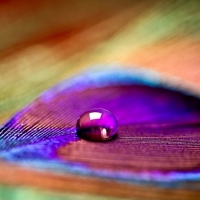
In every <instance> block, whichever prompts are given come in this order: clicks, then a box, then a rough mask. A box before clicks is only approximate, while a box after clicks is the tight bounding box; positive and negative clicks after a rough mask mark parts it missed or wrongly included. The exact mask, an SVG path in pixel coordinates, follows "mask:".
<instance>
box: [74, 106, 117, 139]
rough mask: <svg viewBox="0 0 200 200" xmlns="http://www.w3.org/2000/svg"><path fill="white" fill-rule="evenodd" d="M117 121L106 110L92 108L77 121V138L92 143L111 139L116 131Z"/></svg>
mask: <svg viewBox="0 0 200 200" xmlns="http://www.w3.org/2000/svg"><path fill="white" fill-rule="evenodd" d="M117 127H118V125H117V119H116V118H115V116H114V115H113V114H112V113H111V112H110V111H108V110H106V109H102V108H94V109H91V110H88V111H87V112H85V113H83V114H82V115H81V116H80V118H79V119H78V121H77V124H76V129H77V134H78V136H79V137H81V138H83V139H86V140H92V141H105V140H109V139H111V138H112V137H113V136H114V135H115V134H116V131H117Z"/></svg>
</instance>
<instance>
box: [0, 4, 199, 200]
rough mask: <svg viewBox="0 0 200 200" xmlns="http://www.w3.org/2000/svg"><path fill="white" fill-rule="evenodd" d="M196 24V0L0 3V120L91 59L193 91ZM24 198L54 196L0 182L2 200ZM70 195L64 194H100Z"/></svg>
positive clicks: (196, 67)
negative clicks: (146, 72)
mask: <svg viewBox="0 0 200 200" xmlns="http://www.w3.org/2000/svg"><path fill="white" fill-rule="evenodd" d="M199 21H200V1H198V0H190V1H186V0H185V1H184V0H179V1H172V0H170V1H158V0H144V1H124V0H109V1H107V0H101V1H92V0H73V1H72V0H69V1H64V0H59V1H53V0H32V1H25V0H20V1H17V0H2V1H0V88H1V93H0V123H1V124H3V123H4V122H5V121H6V120H7V119H9V117H11V116H12V115H13V114H14V113H15V112H16V111H17V110H19V109H20V108H22V107H23V106H24V105H26V104H27V103H29V102H30V101H32V100H33V99H35V98H36V97H37V96H38V95H39V94H40V93H41V92H42V91H44V90H46V89H48V88H49V87H51V86H53V85H55V84H56V83H58V82H60V81H62V80H64V79H66V78H68V77H70V76H72V75H74V74H76V73H77V72H78V71H79V70H81V69H83V68H86V67H88V66H90V65H95V64H104V63H105V64H108V63H119V64H122V65H124V66H129V67H130V66H139V67H142V68H143V69H145V68H146V69H151V70H155V71H157V72H159V73H162V74H164V75H165V76H169V77H175V78H177V80H179V81H180V82H182V83H183V84H184V85H186V86H187V87H189V88H191V89H192V90H195V91H196V93H199V94H200V78H199V77H200V23H199ZM20 195H21V196H20ZM24 195H25V196H29V198H28V199H39V198H40V197H41V198H43V199H44V198H48V199H49V198H54V197H55V196H54V194H49V193H48V194H46V193H45V194H44V193H42V191H40V192H39V193H38V191H37V192H34V191H32V190H30V189H25V190H21V189H19V188H16V187H15V188H12V187H10V186H3V185H2V186H1V187H0V197H1V196H2V199H22V197H24ZM34 195H35V196H34ZM63 195H64V194H63ZM70 195H71V196H70ZM74 195H75V194H68V199H70V198H71V199H75V198H76V199H84V198H85V199H88V198H91V199H92V198H93V199H98V198H100V197H99V196H98V197H97V196H95V197H93V196H87V195H86V194H85V196H76V195H75V196H74ZM55 198H57V199H58V196H56V197H55ZM62 198H66V196H60V197H59V199H62ZM103 198H104V197H101V198H100V199H103ZM110 199H112V198H110Z"/></svg>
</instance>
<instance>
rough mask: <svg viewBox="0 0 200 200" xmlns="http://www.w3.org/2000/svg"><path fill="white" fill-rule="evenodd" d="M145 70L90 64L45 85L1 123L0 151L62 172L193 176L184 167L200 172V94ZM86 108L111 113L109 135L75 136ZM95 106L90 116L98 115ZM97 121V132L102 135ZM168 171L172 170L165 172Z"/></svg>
mask: <svg viewBox="0 0 200 200" xmlns="http://www.w3.org/2000/svg"><path fill="white" fill-rule="evenodd" d="M145 73H146V74H144V71H142V70H138V69H135V70H133V71H130V70H125V69H120V68H115V70H113V69H107V70H103V71H101V70H96V71H93V72H85V73H83V74H82V75H80V76H78V77H77V78H74V79H71V80H66V81H64V82H62V83H60V84H58V85H56V86H54V87H53V88H50V89H49V90H47V91H45V92H44V93H42V94H41V95H40V96H39V97H38V98H37V99H36V100H35V101H33V102H32V103H30V104H29V105H27V106H26V107H25V108H23V109H22V110H21V111H19V112H18V113H16V114H15V115H14V116H13V117H12V118H11V119H10V120H9V121H8V122H7V123H5V124H4V126H3V127H2V128H1V134H0V157H1V158H2V159H4V160H7V161H9V162H13V163H18V164H20V165H26V166H29V167H32V166H34V168H38V169H41V168H42V169H45V170H55V169H56V170H58V171H61V172H68V173H79V174H83V173H84V174H85V175H87V174H88V175H90V174H93V175H95V176H105V174H104V172H105V170H106V171H107V174H106V177H115V178H116V179H119V178H120V179H121V178H122V179H123V180H124V179H127V180H136V179H137V180H139V179H141V180H148V176H151V177H152V180H154V181H156V180H160V181H165V180H170V179H176V178H177V179H180V177H181V178H182V179H183V180H186V179H189V180H192V179H193V178H192V177H193V176H192V175H191V176H190V174H191V173H195V175H196V176H195V177H196V178H198V177H199V178H200V174H199V172H198V169H199V163H200V156H199V153H200V145H199V139H200V126H199V122H200V100H199V99H198V98H197V97H194V96H192V95H189V91H187V90H185V93H184V92H180V91H179V88H177V87H175V85H174V87H171V88H169V85H170V84H169V85H167V83H166V81H164V82H162V80H163V79H162V77H161V76H159V75H158V74H157V75H156V76H155V77H156V78H155V79H153V78H152V77H154V72H146V71H145ZM147 75H148V76H147ZM147 77H148V78H147ZM168 81H169V82H170V79H169V80H168ZM187 92H188V94H187ZM92 108H104V109H107V110H109V111H111V112H112V113H113V114H114V116H116V118H117V120H118V132H117V133H118V134H117V137H116V138H115V140H111V141H108V142H104V143H101V142H91V141H85V140H80V138H79V134H77V131H76V122H77V120H78V119H79V116H80V115H81V114H82V113H84V112H85V111H87V110H90V109H92ZM97 111H98V110H96V111H95V112H93V113H92V114H91V116H90V117H91V119H96V120H97V118H98V119H99V118H101V114H102V113H100V112H99V111H98V112H97ZM115 125H116V124H113V125H112V127H115ZM104 129H105V127H104ZM104 129H103V128H102V129H101V132H100V133H101V134H100V136H101V137H105V138H106V137H107V136H108V135H107V134H108V131H107V129H105V130H104ZM114 132H116V131H114ZM114 132H112V133H114ZM110 136H113V134H111V135H109V137H110ZM106 139H107V138H106ZM194 147H195V148H194ZM193 170H195V171H193ZM144 171H145V174H144ZM155 171H159V172H160V175H159V177H158V173H156V174H155V173H154V172H155ZM172 171H173V172H176V173H177V174H176V175H175V176H174V177H171V174H167V173H166V172H172ZM183 171H184V172H183ZM119 172H120V173H119ZM127 173H128V174H129V176H127Z"/></svg>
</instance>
